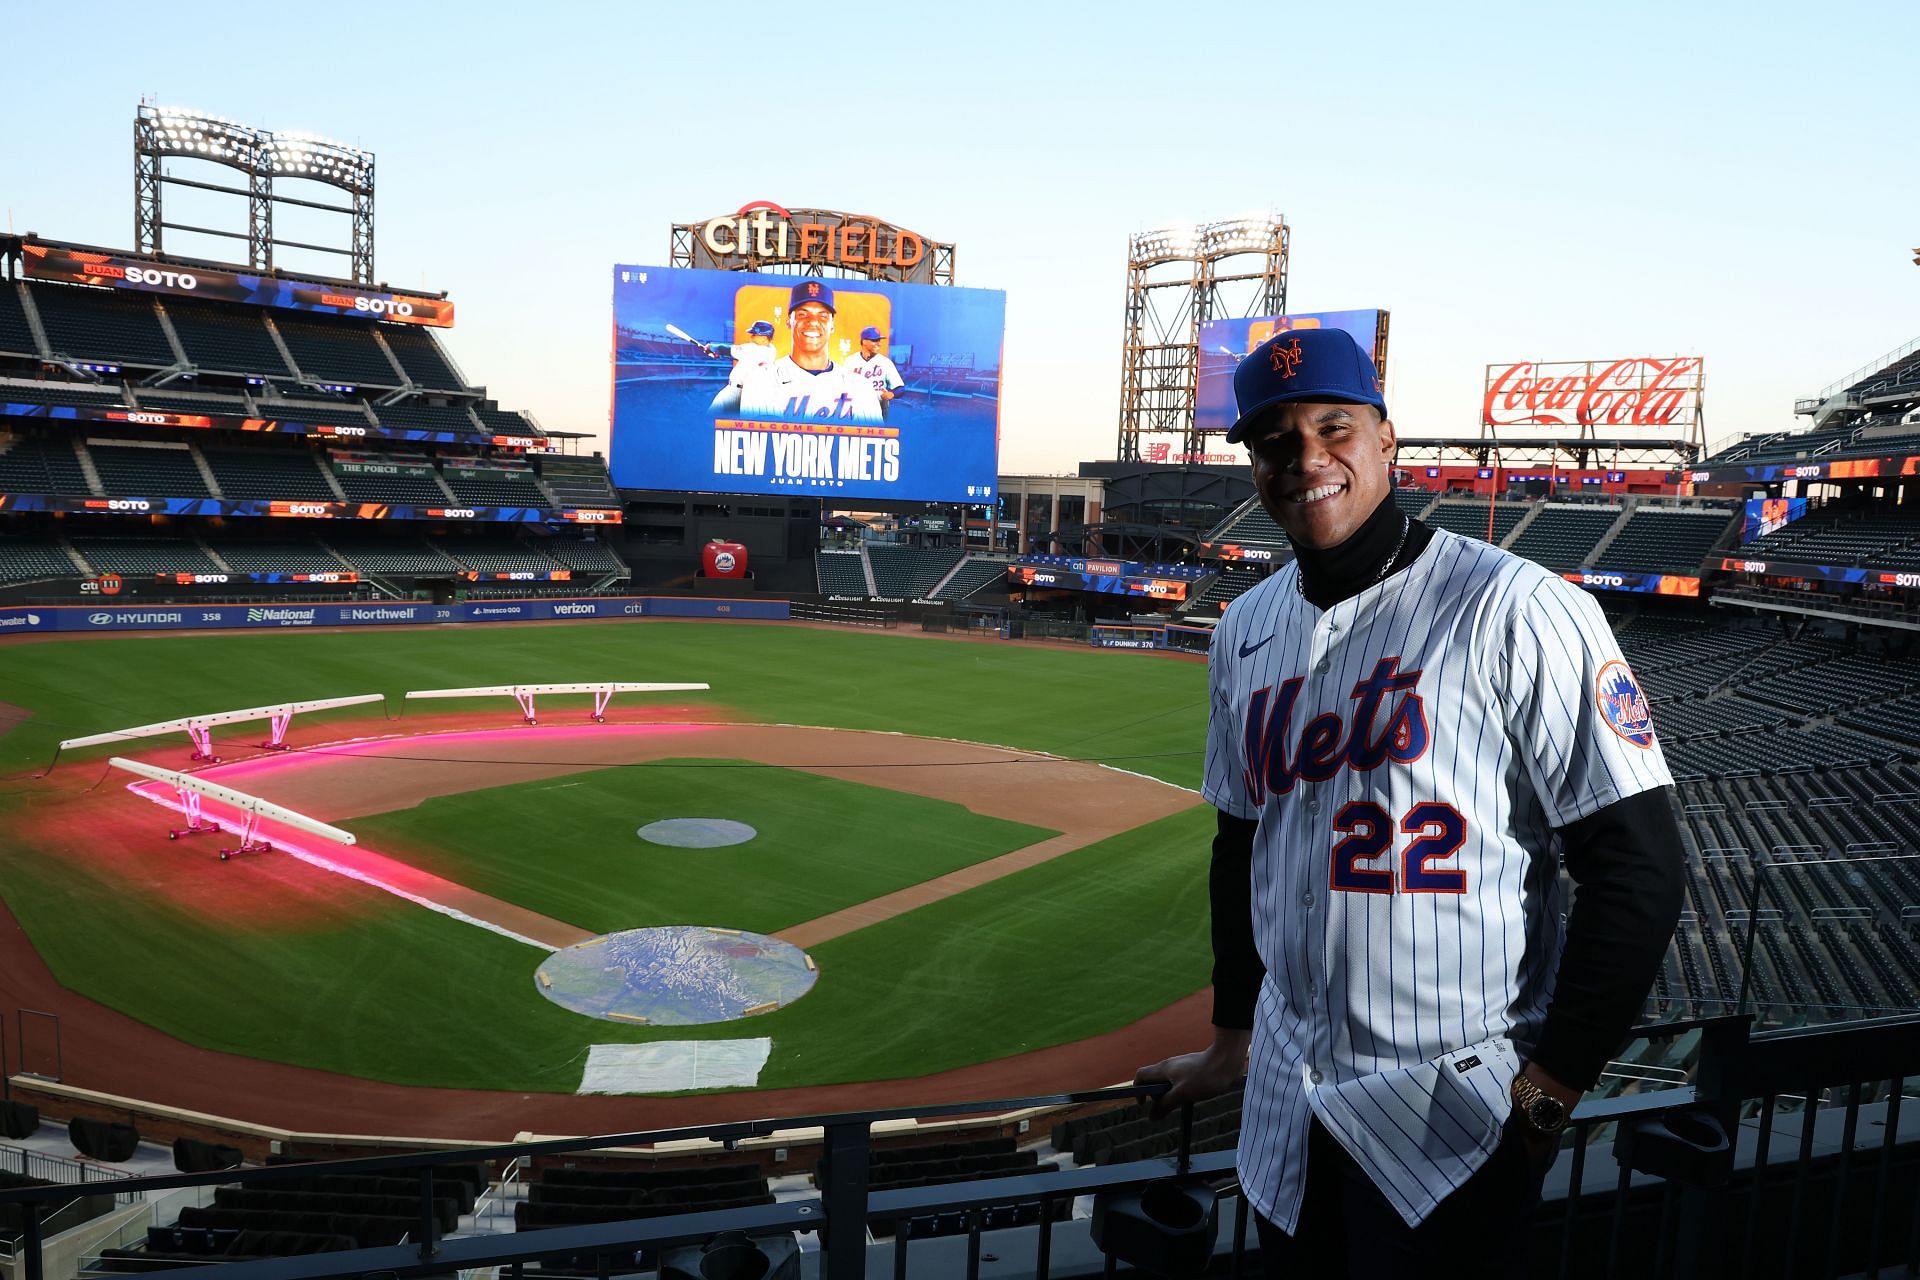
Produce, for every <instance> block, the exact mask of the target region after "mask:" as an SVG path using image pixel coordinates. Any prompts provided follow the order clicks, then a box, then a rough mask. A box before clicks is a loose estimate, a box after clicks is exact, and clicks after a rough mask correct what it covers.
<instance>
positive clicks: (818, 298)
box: [723, 280, 880, 424]
mask: <svg viewBox="0 0 1920 1280" xmlns="http://www.w3.org/2000/svg"><path fill="white" fill-rule="evenodd" d="M833 321H834V303H833V286H832V285H830V284H828V283H827V282H826V281H824V280H802V281H801V282H800V283H798V284H796V285H794V286H793V290H792V293H791V294H790V295H789V300H788V304H787V331H788V333H789V334H790V335H791V336H792V339H793V343H792V347H791V349H790V351H789V352H788V354H786V355H784V356H781V357H780V358H779V359H777V360H775V361H773V362H772V363H770V364H768V365H766V366H765V367H764V368H761V369H757V370H753V371H751V372H749V373H748V374H747V376H746V377H744V378H742V379H741V382H740V394H739V409H738V412H739V414H740V416H741V417H743V418H759V419H766V420H771V421H779V422H800V421H817V420H826V421H832V422H849V423H868V424H876V423H878V422H879V421H880V398H879V397H878V396H876V395H875V394H874V391H873V384H872V383H870V382H868V381H867V380H866V379H865V378H862V377H860V376H859V375H857V374H856V373H854V372H853V370H852V368H851V367H849V366H847V365H843V364H837V363H835V361H834V359H833V357H832V355H831V354H830V349H831V343H832V341H833ZM723 394H724V393H723Z"/></svg>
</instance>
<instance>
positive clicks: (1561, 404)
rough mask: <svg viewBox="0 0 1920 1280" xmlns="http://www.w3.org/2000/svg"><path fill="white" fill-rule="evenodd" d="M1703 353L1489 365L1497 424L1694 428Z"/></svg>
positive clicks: (1487, 415)
mask: <svg viewBox="0 0 1920 1280" xmlns="http://www.w3.org/2000/svg"><path fill="white" fill-rule="evenodd" d="M1703 365H1704V362H1703V361H1702V360H1701V359H1700V357H1698V356H1668V357H1664V358H1662V357H1655V356H1630V357H1628V358H1627V359H1624V360H1586V361H1563V362H1558V363H1551V364H1546V363H1535V362H1533V361H1521V362H1519V363H1517V364H1490V365H1488V366H1487V381H1486V389H1485V394H1484V396H1483V398H1482V400H1481V407H1480V420H1481V422H1483V423H1484V424H1486V425H1487V426H1489V427H1536V426H1537V427H1589V426H1598V427H1651V428H1660V427H1681V428H1685V427H1690V426H1691V425H1692V424H1693V421H1694V417H1695V416H1696V415H1697V414H1698V413H1699V412H1700V392H1701V385H1702V373H1703Z"/></svg>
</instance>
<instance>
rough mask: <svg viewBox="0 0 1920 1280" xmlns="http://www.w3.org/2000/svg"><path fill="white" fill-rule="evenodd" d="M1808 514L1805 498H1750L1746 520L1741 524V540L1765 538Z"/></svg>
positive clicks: (1750, 540) (1749, 540) (1748, 540)
mask: <svg viewBox="0 0 1920 1280" xmlns="http://www.w3.org/2000/svg"><path fill="white" fill-rule="evenodd" d="M1806 514H1807V500H1806V499H1805V498H1748V499H1747V505H1746V516H1745V520H1744V521H1743V523H1742V524H1741V526H1740V541H1741V542H1743V543H1746V542H1752V541H1753V540H1754V539H1755V538H1764V537H1766V536H1767V535H1768V534H1770V533H1772V532H1774V531H1775V530H1776V529H1782V528H1785V527H1786V526H1787V525H1789V524H1792V523H1793V522H1794V521H1795V520H1798V519H1799V518H1800V517H1801V516H1804V515H1806Z"/></svg>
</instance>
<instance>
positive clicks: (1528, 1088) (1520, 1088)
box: [1513, 1075, 1568, 1138]
mask: <svg viewBox="0 0 1920 1280" xmlns="http://www.w3.org/2000/svg"><path fill="white" fill-rule="evenodd" d="M1513 1109H1514V1110H1515V1111H1517V1112H1519V1113H1520V1118H1521V1119H1522V1120H1524V1121H1526V1122H1527V1127H1528V1128H1530V1129H1532V1130H1533V1131H1534V1132H1535V1133H1538V1134H1541V1135H1543V1136H1545V1137H1549V1138H1550V1137H1553V1136H1554V1135H1556V1134H1558V1133H1559V1132H1560V1131H1561V1130H1562V1129H1564V1128H1566V1127H1567V1118H1568V1112H1567V1104H1566V1103H1564V1102H1562V1101H1560V1099H1558V1098H1556V1097H1554V1096H1553V1095H1552V1094H1550V1093H1548V1092H1547V1091H1546V1090H1545V1089H1542V1088H1541V1087H1540V1086H1539V1085H1537V1084H1535V1083H1534V1082H1533V1081H1531V1080H1529V1079H1527V1077H1525V1076H1524V1075H1519V1076H1515V1077H1514V1078H1513Z"/></svg>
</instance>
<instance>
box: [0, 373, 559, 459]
mask: <svg viewBox="0 0 1920 1280" xmlns="http://www.w3.org/2000/svg"><path fill="white" fill-rule="evenodd" d="M9 391H10V393H11V394H14V395H19V394H23V391H24V389H23V388H18V387H15V388H10V389H9ZM0 417H8V418H49V419H52V420H54V421H68V422H111V423H114V424H115V425H118V426H128V427H166V428H169V429H171V428H175V427H189V428H195V427H197V428H201V429H214V430H220V431H263V432H272V433H275V434H278V435H290V436H308V435H311V436H326V437H328V438H329V439H334V440H354V441H359V440H410V441H414V442H416V443H419V444H490V445H493V446H494V447H495V448H500V449H542V450H544V449H546V448H547V442H546V440H544V439H542V438H540V437H537V436H476V435H474V434H472V433H471V432H460V431H430V430H427V429H425V428H421V427H373V426H367V427H360V426H341V425H340V424H338V423H330V422H326V423H323V422H296V421H293V420H292V419H288V418H242V417H227V416H225V415H221V414H204V413H165V412H161V411H159V410H155V409H128V408H126V407H124V406H120V405H98V406H95V405H71V404H39V403H35V402H32V401H0Z"/></svg>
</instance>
